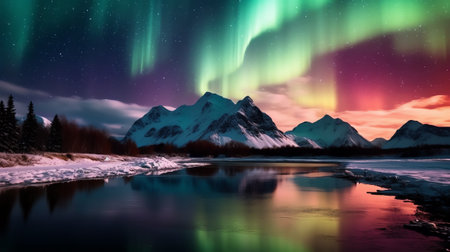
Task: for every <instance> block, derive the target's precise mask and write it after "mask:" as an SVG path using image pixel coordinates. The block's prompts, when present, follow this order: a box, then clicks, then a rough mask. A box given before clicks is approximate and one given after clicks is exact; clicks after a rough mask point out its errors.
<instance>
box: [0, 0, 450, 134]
mask: <svg viewBox="0 0 450 252" xmlns="http://www.w3.org/2000/svg"><path fill="white" fill-rule="evenodd" d="M449 11H450V1H448V0H433V1H431V0H354V1H351V0H221V1H210V0H127V1H125V0H67V1H56V0H2V1H0V14H1V15H0V99H3V100H4V99H6V97H7V95H9V94H10V93H11V94H13V95H14V96H15V97H16V101H17V107H18V113H19V114H24V113H25V112H26V111H25V107H26V103H28V102H29V100H33V101H34V102H35V103H36V105H37V106H36V111H37V113H38V114H41V115H43V116H46V117H49V118H51V117H52V116H53V114H55V113H59V114H65V115H66V116H67V117H69V118H71V119H74V120H77V121H78V122H80V123H84V124H93V125H95V126H100V127H104V128H106V129H108V130H109V131H110V132H112V133H113V134H114V135H117V136H120V135H123V134H124V133H125V132H126V130H127V129H128V128H129V126H130V125H131V124H132V122H133V121H134V120H135V119H137V118H138V117H140V116H142V115H143V114H144V113H145V112H146V111H148V109H149V108H150V107H151V106H154V105H159V104H162V105H166V106H171V107H178V106H180V105H182V104H192V103H194V102H195V100H196V99H197V98H198V97H199V96H201V95H202V94H203V93H204V92H206V91H211V92H215V93H218V94H220V95H223V96H225V97H228V98H231V99H233V100H235V101H236V100H239V99H242V98H243V97H245V96H246V95H250V96H251V97H252V98H253V100H254V101H255V104H256V105H258V106H259V107H260V108H261V109H262V110H263V111H265V112H266V113H268V114H269V115H270V116H271V117H272V118H273V120H274V121H275V123H276V124H277V125H278V127H279V128H280V129H282V130H289V129H292V128H293V127H294V126H296V125H297V124H299V123H300V122H303V121H315V120H317V119H319V118H320V117H322V116H323V115H324V114H325V113H328V114H330V115H332V116H335V117H340V118H342V119H344V120H346V121H348V122H350V123H351V124H352V125H353V126H355V128H356V129H357V130H359V131H360V133H361V134H362V135H363V136H365V137H366V138H368V139H369V140H372V139H373V138H375V137H385V138H389V137H390V136H392V134H393V133H394V132H395V129H396V128H398V127H399V126H401V125H402V124H403V123H405V122H406V121H407V120H409V119H415V120H419V121H421V122H424V123H431V124H435V125H441V126H444V125H445V126H447V125H450V117H449V115H450V70H449V69H450V25H449V24H450V13H449Z"/></svg>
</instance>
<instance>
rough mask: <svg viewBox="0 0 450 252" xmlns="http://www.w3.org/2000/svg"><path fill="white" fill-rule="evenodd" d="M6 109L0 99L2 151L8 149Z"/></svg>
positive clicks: (0, 141) (0, 145) (0, 143)
mask: <svg viewBox="0 0 450 252" xmlns="http://www.w3.org/2000/svg"><path fill="white" fill-rule="evenodd" d="M5 115H6V110H5V104H4V103H3V101H0V152H3V151H6V150H7V148H6V147H7V145H6V118H5Z"/></svg>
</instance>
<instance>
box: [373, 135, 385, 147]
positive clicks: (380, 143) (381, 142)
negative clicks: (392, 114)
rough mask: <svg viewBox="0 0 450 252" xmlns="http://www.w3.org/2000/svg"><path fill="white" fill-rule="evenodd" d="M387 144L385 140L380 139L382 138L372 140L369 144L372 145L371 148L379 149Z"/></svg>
mask: <svg viewBox="0 0 450 252" xmlns="http://www.w3.org/2000/svg"><path fill="white" fill-rule="evenodd" d="M386 142H387V140H386V139H384V138H382V137H378V138H375V139H373V140H372V141H371V142H370V143H372V145H373V146H375V147H378V148H381V147H383V145H384V144H385V143H386Z"/></svg>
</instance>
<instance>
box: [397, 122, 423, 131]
mask: <svg viewBox="0 0 450 252" xmlns="http://www.w3.org/2000/svg"><path fill="white" fill-rule="evenodd" d="M422 125H423V124H421V123H420V122H418V121H414V120H409V121H408V122H406V123H405V124H404V125H403V126H402V128H404V129H405V128H408V129H412V130H417V129H418V128H420V127H421V126H422Z"/></svg>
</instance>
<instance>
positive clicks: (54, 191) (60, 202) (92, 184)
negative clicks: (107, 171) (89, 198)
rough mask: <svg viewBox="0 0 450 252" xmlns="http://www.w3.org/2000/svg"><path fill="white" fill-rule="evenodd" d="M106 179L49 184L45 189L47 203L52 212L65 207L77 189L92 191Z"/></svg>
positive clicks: (101, 185)
mask: <svg viewBox="0 0 450 252" xmlns="http://www.w3.org/2000/svg"><path fill="white" fill-rule="evenodd" d="M104 184H105V181H104V180H103V179H101V180H98V179H97V180H79V181H71V182H66V183H57V184H51V185H48V186H47V187H46V188H45V190H46V193H47V204H48V208H49V210H50V213H51V212H53V210H54V209H55V208H56V207H65V206H67V205H68V204H69V202H70V201H71V200H72V198H73V196H74V195H75V193H76V192H77V191H87V192H91V191H93V190H96V189H98V188H100V187H103V186H104Z"/></svg>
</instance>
